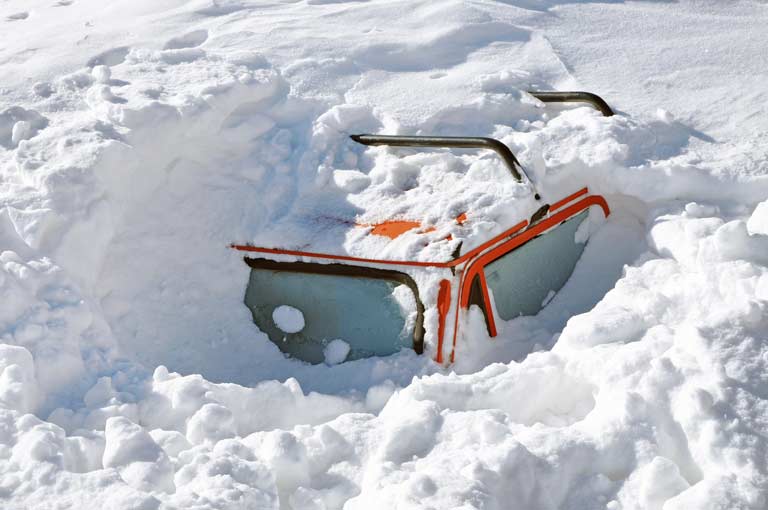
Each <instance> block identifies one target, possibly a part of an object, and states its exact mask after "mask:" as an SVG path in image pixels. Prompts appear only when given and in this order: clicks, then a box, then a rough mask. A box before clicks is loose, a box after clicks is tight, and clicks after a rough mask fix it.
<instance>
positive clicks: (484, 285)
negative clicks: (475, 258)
mask: <svg viewBox="0 0 768 510" xmlns="http://www.w3.org/2000/svg"><path fill="white" fill-rule="evenodd" d="M479 277H480V289H482V291H483V300H485V310H486V312H487V313H488V333H489V334H490V335H491V337H495V336H496V335H497V332H496V319H495V318H494V317H493V306H491V296H490V294H489V293H488V282H487V281H486V280H485V271H480V273H479Z"/></svg>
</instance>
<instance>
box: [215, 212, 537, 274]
mask: <svg viewBox="0 0 768 510" xmlns="http://www.w3.org/2000/svg"><path fill="white" fill-rule="evenodd" d="M526 225H528V222H527V221H522V222H520V223H518V224H517V225H515V226H514V227H512V228H510V229H509V230H505V231H504V232H502V233H501V234H499V235H497V236H496V237H494V238H493V239H491V240H490V241H488V242H485V243H483V244H481V245H480V246H478V247H477V248H475V249H474V250H471V251H468V252H467V253H465V254H464V255H462V256H461V257H459V258H456V259H453V260H449V261H448V262H420V261H411V260H383V259H367V258H361V257H352V256H349V255H331V254H328V253H317V252H311V251H299V250H283V249H281V248H262V247H259V246H250V245H247V244H230V245H229V247H230V248H233V249H235V250H239V251H248V252H256V253H271V254H274V255H293V256H297V257H312V258H317V259H327V260H345V261H349V262H366V263H371V264H387V265H391V266H417V267H455V266H458V265H459V264H461V263H463V262H466V261H467V260H468V259H470V258H471V257H473V256H475V255H477V254H478V253H480V252H481V251H482V250H484V249H485V248H487V247H488V246H491V245H493V244H494V243H497V242H499V240H501V239H503V238H505V237H507V236H510V235H512V234H514V233H515V232H517V231H518V230H521V229H522V228H524V227H525V226H526Z"/></svg>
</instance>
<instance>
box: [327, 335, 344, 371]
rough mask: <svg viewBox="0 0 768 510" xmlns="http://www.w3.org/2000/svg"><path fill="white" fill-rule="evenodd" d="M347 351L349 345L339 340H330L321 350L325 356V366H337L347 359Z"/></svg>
mask: <svg viewBox="0 0 768 510" xmlns="http://www.w3.org/2000/svg"><path fill="white" fill-rule="evenodd" d="M349 351H350V347H349V344H348V343H347V342H345V341H344V340H341V339H339V338H337V339H336V340H331V341H330V342H328V345H326V346H325V349H323V354H324V355H325V363H326V364H327V365H338V364H339V363H342V362H343V361H344V360H345V359H347V355H348V354H349Z"/></svg>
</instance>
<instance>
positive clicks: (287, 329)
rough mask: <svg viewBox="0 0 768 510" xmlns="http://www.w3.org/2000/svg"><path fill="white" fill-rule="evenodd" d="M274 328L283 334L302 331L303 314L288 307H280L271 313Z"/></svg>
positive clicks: (296, 309)
mask: <svg viewBox="0 0 768 510" xmlns="http://www.w3.org/2000/svg"><path fill="white" fill-rule="evenodd" d="M272 320H274V321H275V326H277V327H278V328H280V331H282V332H284V333H298V332H299V331H301V330H302V329H304V324H305V323H304V314H303V313H301V310H299V309H298V308H294V307H292V306H289V305H280V306H278V307H277V308H275V309H274V311H273V312H272Z"/></svg>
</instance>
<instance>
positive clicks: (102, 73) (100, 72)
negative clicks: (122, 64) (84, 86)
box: [91, 65, 112, 84]
mask: <svg viewBox="0 0 768 510" xmlns="http://www.w3.org/2000/svg"><path fill="white" fill-rule="evenodd" d="M91 74H92V75H93V78H94V79H95V80H96V81H97V82H98V83H104V84H108V83H109V80H110V79H111V78H112V71H111V70H110V68H109V67H108V66H105V65H98V66H95V67H94V68H93V69H92V70H91Z"/></svg>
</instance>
